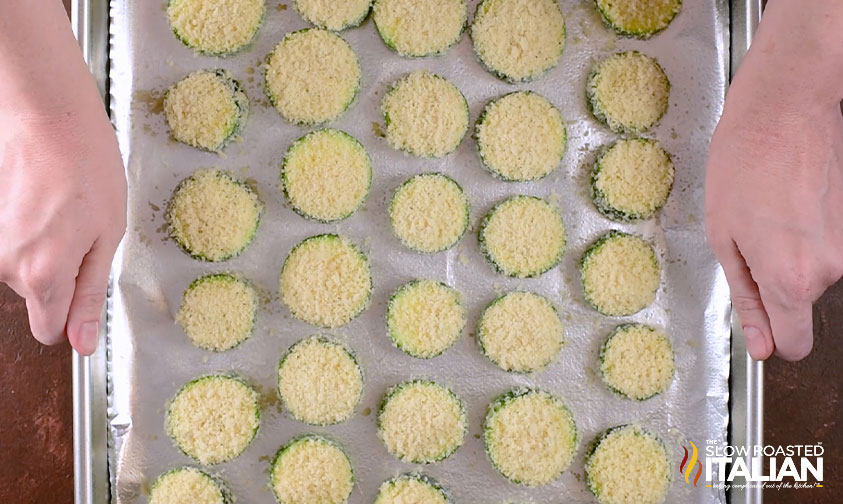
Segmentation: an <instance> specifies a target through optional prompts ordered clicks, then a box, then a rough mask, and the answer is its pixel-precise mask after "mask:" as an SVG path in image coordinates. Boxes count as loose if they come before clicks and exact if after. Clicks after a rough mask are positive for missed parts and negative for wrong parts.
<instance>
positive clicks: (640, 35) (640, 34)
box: [594, 0, 682, 40]
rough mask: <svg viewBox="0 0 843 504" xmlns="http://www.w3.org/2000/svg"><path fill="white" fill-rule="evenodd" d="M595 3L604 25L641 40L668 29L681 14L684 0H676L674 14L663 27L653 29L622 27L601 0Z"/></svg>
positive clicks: (595, 0) (620, 33)
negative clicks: (640, 29)
mask: <svg viewBox="0 0 843 504" xmlns="http://www.w3.org/2000/svg"><path fill="white" fill-rule="evenodd" d="M594 5H595V7H597V11H598V12H600V17H601V18H603V24H604V25H606V26H608V27H609V28H611V29H613V30H615V32H616V33H618V34H619V35H623V36H625V37H634V38H637V39H641V40H647V39H649V38H650V37H652V36H653V35H655V34H657V33H660V32H662V31H664V30H666V29H667V27H668V26H670V23H672V22H673V20H674V19H676V16H677V15H679V12H680V11H681V10H682V0H676V7H675V8H674V9H673V15H672V16H671V17H670V19H668V20H667V22H666V23H665V25H664V26H663V27H661V28H659V29H657V30H653V31H646V30H645V31H634V30H627V29H626V28H624V27H622V26H621V25H620V24H618V23H617V22H615V21H614V20H613V19H612V17H611V16H610V15H609V13H608V12H606V11H605V10H603V9H602V8H601V7H600V2H598V1H597V0H594Z"/></svg>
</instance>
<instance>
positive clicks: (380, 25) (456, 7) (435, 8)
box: [372, 0, 468, 58]
mask: <svg viewBox="0 0 843 504" xmlns="http://www.w3.org/2000/svg"><path fill="white" fill-rule="evenodd" d="M467 17H468V13H467V12H466V6H465V0H375V4H374V6H373V7H372V20H373V21H374V22H375V27H376V28H377V30H378V34H380V36H381V39H383V42H384V43H385V44H386V45H387V46H388V47H389V48H390V49H393V50H394V51H395V52H397V53H398V54H399V55H400V56H404V57H409V58H418V57H423V56H432V55H437V54H443V53H444V52H445V51H447V50H448V49H449V48H450V47H451V46H453V45H454V44H456V43H457V42H459V40H460V36H461V35H462V30H463V28H465V21H466V19H467Z"/></svg>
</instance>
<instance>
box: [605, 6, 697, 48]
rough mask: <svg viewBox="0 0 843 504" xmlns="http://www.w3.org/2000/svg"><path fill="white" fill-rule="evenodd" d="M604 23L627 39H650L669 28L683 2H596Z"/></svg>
mask: <svg viewBox="0 0 843 504" xmlns="http://www.w3.org/2000/svg"><path fill="white" fill-rule="evenodd" d="M596 3H597V10H599V11H600V14H601V15H602V16H603V21H604V22H605V23H606V24H607V25H609V26H611V27H612V28H613V29H614V30H615V31H616V32H618V33H619V34H621V35H625V36H627V37H636V38H640V39H648V38H650V37H652V36H653V35H654V34H656V33H658V32H660V31H662V30H664V29H665V28H667V25H669V24H670V22H671V21H673V18H675V17H676V15H677V14H679V11H680V10H682V0H596Z"/></svg>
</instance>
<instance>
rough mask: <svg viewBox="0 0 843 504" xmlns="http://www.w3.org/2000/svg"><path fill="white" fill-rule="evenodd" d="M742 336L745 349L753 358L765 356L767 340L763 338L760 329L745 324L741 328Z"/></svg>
mask: <svg viewBox="0 0 843 504" xmlns="http://www.w3.org/2000/svg"><path fill="white" fill-rule="evenodd" d="M743 338H744V341H745V342H746V350H747V352H749V355H751V356H752V358H753V359H759V358H763V357H766V356H767V354H768V353H769V352H768V351H767V340H766V338H764V333H762V332H761V329H758V328H757V327H753V326H745V327H744V328H743Z"/></svg>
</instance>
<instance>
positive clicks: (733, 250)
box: [717, 240, 775, 360]
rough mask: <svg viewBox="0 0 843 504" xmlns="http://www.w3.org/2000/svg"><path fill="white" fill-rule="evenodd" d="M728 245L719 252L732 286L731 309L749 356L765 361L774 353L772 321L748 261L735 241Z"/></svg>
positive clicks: (730, 286)
mask: <svg viewBox="0 0 843 504" xmlns="http://www.w3.org/2000/svg"><path fill="white" fill-rule="evenodd" d="M729 243H730V245H731V246H729V247H725V249H726V250H718V251H717V255H718V258H719V259H720V264H721V265H722V266H723V271H724V272H725V273H726V280H727V281H728V282H729V290H730V291H731V297H732V306H733V307H734V309H735V311H736V312H737V314H738V320H739V321H740V324H741V328H742V329H743V336H744V341H745V343H746V350H747V352H749V355H750V356H751V357H752V358H753V359H755V360H764V359H766V358H768V357H770V355H772V354H773V350H775V344H774V343H773V331H772V330H771V328H770V317H769V316H768V315H767V311H766V310H765V308H764V303H763V302H762V300H761V293H760V292H759V290H758V284H757V283H756V282H755V280H754V279H753V278H752V273H751V272H750V270H749V267H748V266H747V264H746V260H745V259H744V257H743V255H741V253H740V250H738V246H737V244H735V242H734V241H732V240H729Z"/></svg>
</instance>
